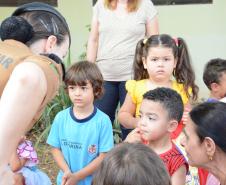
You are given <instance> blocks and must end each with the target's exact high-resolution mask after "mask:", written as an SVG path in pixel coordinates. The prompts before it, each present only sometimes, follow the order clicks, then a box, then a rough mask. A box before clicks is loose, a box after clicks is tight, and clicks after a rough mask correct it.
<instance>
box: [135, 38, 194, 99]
mask: <svg viewBox="0 0 226 185" xmlns="http://www.w3.org/2000/svg"><path fill="white" fill-rule="evenodd" d="M151 47H166V48H171V49H172V52H173V56H174V57H175V59H176V61H177V64H176V68H175V70H174V72H173V76H174V77H175V79H176V81H177V82H178V83H182V84H183V85H184V90H185V92H186V95H187V97H188V98H192V99H193V100H196V99H197V96H198V86H197V85H196V84H195V74H194V71H193V69H192V66H191V62H190V57H189V53H188V49H187V46H186V43H185V41H184V40H183V39H182V38H177V39H173V38H172V37H171V36H170V35H167V34H161V35H152V36H151V37H149V38H148V39H142V40H140V41H139V42H138V44H137V46H136V51H135V57H134V63H133V70H134V79H135V80H142V79H147V78H148V77H149V75H148V72H147V70H146V69H144V66H143V61H142V58H143V57H144V58H147V55H148V51H149V49H150V48H151ZM189 88H191V89H192V94H191V95H190V93H189Z"/></svg>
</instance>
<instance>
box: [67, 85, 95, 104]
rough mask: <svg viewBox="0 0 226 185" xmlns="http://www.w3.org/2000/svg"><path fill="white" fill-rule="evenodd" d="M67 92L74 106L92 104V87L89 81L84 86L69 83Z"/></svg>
mask: <svg viewBox="0 0 226 185" xmlns="http://www.w3.org/2000/svg"><path fill="white" fill-rule="evenodd" d="M68 94H69V97H70V100H71V102H72V103H73V105H74V106H75V107H78V108H86V107H87V106H90V105H92V104H93V101H94V94H93V87H92V84H91V83H90V82H87V84H86V85H84V86H79V85H69V86H68Z"/></svg>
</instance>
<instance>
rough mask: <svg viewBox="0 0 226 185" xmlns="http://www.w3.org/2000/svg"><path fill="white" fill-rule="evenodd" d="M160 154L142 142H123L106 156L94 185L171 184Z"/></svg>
mask: <svg viewBox="0 0 226 185" xmlns="http://www.w3.org/2000/svg"><path fill="white" fill-rule="evenodd" d="M170 184H171V182H170V177H169V174H168V172H167V170H166V167H165V165H164V164H163V162H162V160H161V159H160V158H159V156H158V155H157V154H156V153H155V152H154V151H153V150H151V149H150V148H149V147H147V146H145V145H143V144H140V143H121V144H119V145H117V146H116V147H115V148H113V149H112V150H111V151H110V152H109V153H108V154H107V156H106V157H105V158H104V160H103V162H102V163H101V166H100V167H99V168H98V170H97V171H96V173H95V174H94V177H93V181H92V185H170Z"/></svg>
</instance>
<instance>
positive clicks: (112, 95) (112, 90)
mask: <svg viewBox="0 0 226 185" xmlns="http://www.w3.org/2000/svg"><path fill="white" fill-rule="evenodd" d="M125 84H126V82H125V81H117V82H116V81H104V95H103V96H102V97H101V98H100V99H98V100H96V101H95V106H96V107H97V108H99V109H100V110H102V111H103V112H104V113H105V114H107V115H108V116H109V117H110V119H111V122H112V123H114V120H115V113H116V109H117V107H118V104H119V103H120V105H122V104H123V102H124V100H125V97H126V93H127V92H126V88H125ZM120 127H121V131H122V140H124V139H125V138H126V136H127V135H128V133H129V132H130V131H131V129H126V128H124V127H123V126H122V125H120Z"/></svg>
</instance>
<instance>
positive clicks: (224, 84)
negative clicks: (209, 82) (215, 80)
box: [218, 72, 226, 98]
mask: <svg viewBox="0 0 226 185" xmlns="http://www.w3.org/2000/svg"><path fill="white" fill-rule="evenodd" d="M218 90H219V96H220V98H224V97H226V72H224V73H222V76H221V77H220V82H219V84H218Z"/></svg>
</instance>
